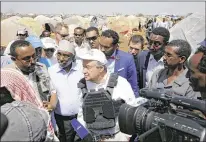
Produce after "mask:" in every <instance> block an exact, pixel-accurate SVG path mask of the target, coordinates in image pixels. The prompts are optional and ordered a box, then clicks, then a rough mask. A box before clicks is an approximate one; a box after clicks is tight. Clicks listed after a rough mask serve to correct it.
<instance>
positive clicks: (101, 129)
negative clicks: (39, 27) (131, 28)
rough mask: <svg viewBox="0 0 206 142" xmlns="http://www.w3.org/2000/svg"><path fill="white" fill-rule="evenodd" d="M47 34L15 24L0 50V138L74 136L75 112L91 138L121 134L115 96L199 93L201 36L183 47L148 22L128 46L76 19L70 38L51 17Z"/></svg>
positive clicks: (65, 141)
mask: <svg viewBox="0 0 206 142" xmlns="http://www.w3.org/2000/svg"><path fill="white" fill-rule="evenodd" d="M54 35H55V38H51V31H48V30H45V31H43V32H42V34H41V36H40V37H37V36H34V35H30V34H29V33H28V31H27V30H26V29H19V30H18V31H17V39H15V40H13V41H11V43H9V44H8V46H7V47H6V49H5V51H4V54H3V55H1V86H0V90H1V91H0V94H1V101H0V104H1V113H2V114H1V115H2V116H1V117H2V118H3V120H5V121H6V119H8V122H9V123H8V124H7V125H8V126H5V128H1V140H2V141H22V140H24V141H60V142H72V141H81V139H82V137H81V136H79V135H78V133H77V132H76V129H75V128H74V126H73V123H72V122H73V120H75V119H77V121H78V122H80V123H81V124H82V125H83V126H84V127H85V128H86V129H88V131H89V133H90V134H91V135H92V137H93V138H94V139H95V140H96V141H129V139H130V137H131V136H130V135H127V134H124V133H122V132H120V130H119V124H118V111H119V108H120V106H121V105H122V104H123V103H127V104H130V105H132V106H135V105H136V104H135V102H136V101H135V100H136V99H138V98H139V90H140V89H142V88H151V89H165V90H166V92H167V93H168V94H169V95H178V96H185V97H188V98H191V99H202V100H203V99H205V98H206V45H205V44H206V41H205V40H204V41H203V42H202V43H200V45H199V48H198V49H197V52H196V53H195V54H194V55H191V46H190V44H189V43H188V42H187V41H185V40H180V39H177V40H173V41H171V42H169V38H170V32H169V30H168V29H167V28H165V27H161V26H160V27H155V28H154V29H153V30H152V32H151V34H150V36H149V39H148V43H149V44H148V50H143V47H144V43H145V42H146V41H144V40H145V38H143V37H142V36H141V35H132V36H131V38H130V40H129V41H128V52H124V51H122V50H120V49H119V35H118V33H117V32H116V31H114V30H111V29H107V30H104V31H103V32H102V33H101V34H100V32H99V29H98V28H96V27H89V28H88V29H84V28H82V27H76V28H75V29H74V36H73V38H71V37H70V36H69V27H68V26H67V25H65V24H63V23H58V24H57V25H56V27H55V32H54ZM189 57H190V58H189ZM203 115H205V116H206V114H203ZM5 116H6V117H5ZM2 127H3V126H2ZM4 129H5V131H4V132H3V130H4Z"/></svg>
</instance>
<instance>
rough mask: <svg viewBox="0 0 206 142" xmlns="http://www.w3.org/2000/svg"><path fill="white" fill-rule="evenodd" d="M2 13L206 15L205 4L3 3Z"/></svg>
mask: <svg viewBox="0 0 206 142" xmlns="http://www.w3.org/2000/svg"><path fill="white" fill-rule="evenodd" d="M1 12H14V13H16V12H18V13H37V14H40V13H43V14H61V13H65V14H113V13H116V12H118V13H122V14H136V13H143V14H161V13H168V14H180V15H182V14H183V15H184V14H187V13H193V12H201V13H205V2H1Z"/></svg>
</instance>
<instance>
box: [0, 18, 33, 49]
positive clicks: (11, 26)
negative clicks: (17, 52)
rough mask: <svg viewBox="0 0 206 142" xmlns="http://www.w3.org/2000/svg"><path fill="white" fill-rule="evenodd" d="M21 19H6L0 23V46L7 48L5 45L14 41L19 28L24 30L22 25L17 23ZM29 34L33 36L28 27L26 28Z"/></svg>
mask: <svg viewBox="0 0 206 142" xmlns="http://www.w3.org/2000/svg"><path fill="white" fill-rule="evenodd" d="M20 20H21V18H17V19H16V18H15V17H12V18H8V19H5V20H3V21H1V45H2V46H7V44H8V43H9V42H10V41H12V40H14V39H16V34H17V30H18V29H19V28H24V27H26V26H24V24H20V23H19V21H20ZM26 28H27V29H28V32H29V33H30V34H33V30H32V29H31V28H29V27H26Z"/></svg>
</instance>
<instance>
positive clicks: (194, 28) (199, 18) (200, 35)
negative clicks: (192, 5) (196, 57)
mask: <svg viewBox="0 0 206 142" xmlns="http://www.w3.org/2000/svg"><path fill="white" fill-rule="evenodd" d="M170 35H171V38H170V41H171V40H174V39H183V40H186V41H188V42H189V43H190V45H191V46H192V53H194V52H195V50H196V49H197V48H198V47H199V45H198V44H199V43H200V42H201V41H203V40H204V39H205V13H193V14H192V15H190V16H188V17H186V18H185V19H183V20H182V21H180V22H179V23H177V24H176V25H175V26H174V27H172V28H171V29H170Z"/></svg>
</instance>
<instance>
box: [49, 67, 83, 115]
mask: <svg viewBox="0 0 206 142" xmlns="http://www.w3.org/2000/svg"><path fill="white" fill-rule="evenodd" d="M48 71H49V74H50V77H51V80H52V82H53V84H54V87H55V89H56V91H57V97H58V103H57V107H56V109H55V113H56V114H59V115H62V116H71V115H75V114H77V113H78V112H79V109H80V107H81V106H80V97H81V96H80V95H81V90H80V89H79V88H78V87H77V83H78V82H79V81H80V79H82V78H83V73H82V70H79V69H78V67H77V65H76V64H75V63H72V68H71V70H70V71H69V72H68V73H67V72H66V71H65V70H63V69H62V68H61V67H60V66H59V64H58V63H57V64H55V65H53V66H51V67H49V69H48Z"/></svg>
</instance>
